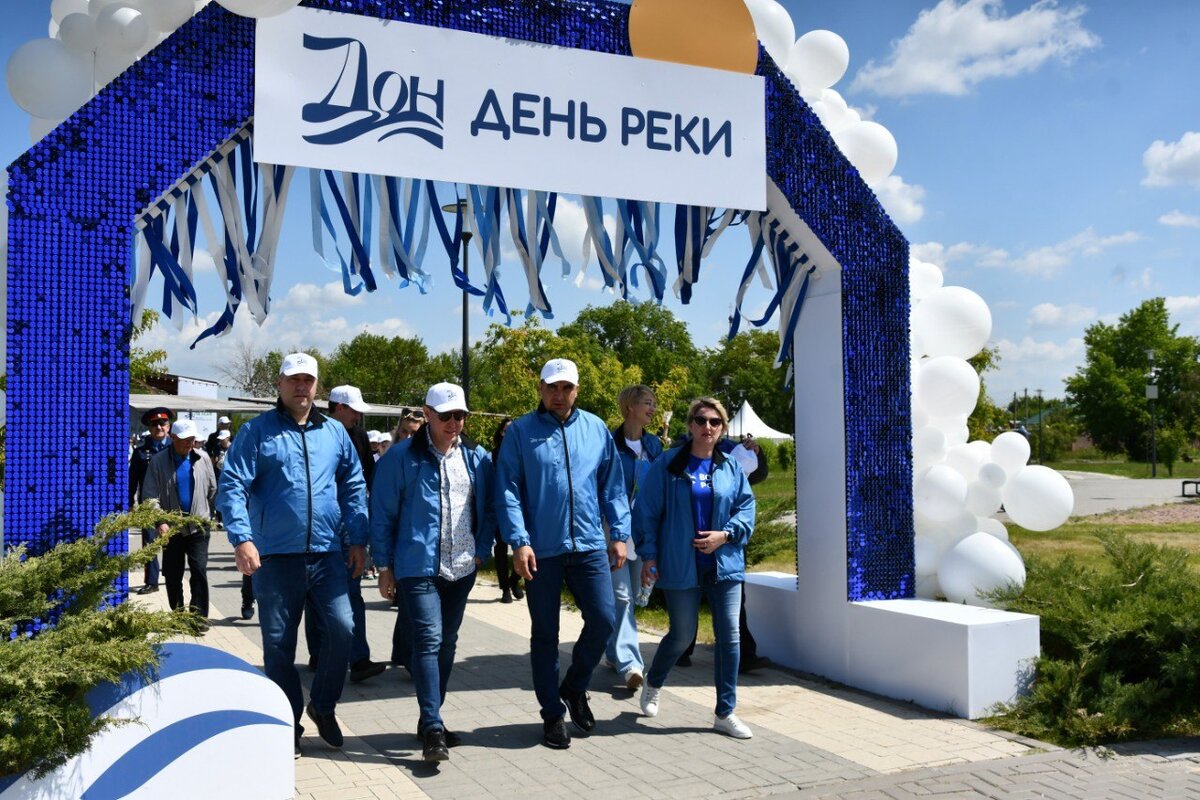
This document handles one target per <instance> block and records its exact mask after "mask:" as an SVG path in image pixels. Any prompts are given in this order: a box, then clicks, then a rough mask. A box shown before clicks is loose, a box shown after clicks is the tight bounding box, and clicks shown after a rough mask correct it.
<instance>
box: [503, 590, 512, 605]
mask: <svg viewBox="0 0 1200 800" xmlns="http://www.w3.org/2000/svg"><path fill="white" fill-rule="evenodd" d="M512 598H513V596H512V592H510V591H509V590H508V589H505V590H504V594H502V595H500V602H501V603H511V602H512Z"/></svg>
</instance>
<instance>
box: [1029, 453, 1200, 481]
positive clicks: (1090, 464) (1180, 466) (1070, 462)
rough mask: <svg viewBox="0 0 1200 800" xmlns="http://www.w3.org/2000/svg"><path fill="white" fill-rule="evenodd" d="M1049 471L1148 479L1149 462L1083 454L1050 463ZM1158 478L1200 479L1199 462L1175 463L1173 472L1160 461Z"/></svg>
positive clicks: (1048, 465) (1122, 457)
mask: <svg viewBox="0 0 1200 800" xmlns="http://www.w3.org/2000/svg"><path fill="white" fill-rule="evenodd" d="M1046 466H1047V467H1050V468H1051V469H1065V470H1071V471H1073V472H1102V473H1104V474H1105V475H1120V476H1121V477H1124V478H1149V477H1150V462H1148V461H1128V460H1126V459H1125V457H1124V456H1120V457H1113V458H1105V457H1104V456H1102V455H1099V454H1091V453H1088V454H1085V455H1081V456H1075V457H1072V458H1069V459H1064V460H1062V461H1051V462H1048V463H1047V464H1046ZM1157 477H1159V478H1200V462H1198V461H1191V462H1188V461H1177V462H1176V463H1175V467H1174V470H1168V469H1167V467H1166V465H1165V464H1163V463H1162V462H1161V461H1160V462H1159V464H1158V476H1157Z"/></svg>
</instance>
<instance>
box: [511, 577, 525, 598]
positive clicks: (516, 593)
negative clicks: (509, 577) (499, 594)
mask: <svg viewBox="0 0 1200 800" xmlns="http://www.w3.org/2000/svg"><path fill="white" fill-rule="evenodd" d="M512 596H513V597H515V598H516V599H518V600H520V599H522V598H523V597H525V589H524V587H522V586H521V581H520V580H515V581H513V585H512Z"/></svg>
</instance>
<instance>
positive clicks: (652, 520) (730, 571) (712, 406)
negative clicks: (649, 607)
mask: <svg viewBox="0 0 1200 800" xmlns="http://www.w3.org/2000/svg"><path fill="white" fill-rule="evenodd" d="M687 419H688V433H689V439H688V441H686V442H684V444H682V445H681V446H679V447H676V448H674V449H672V450H668V451H667V452H666V453H664V454H663V455H662V457H661V458H659V459H658V460H657V461H655V462H654V464H653V465H652V466H651V468H650V470H649V472H648V473H647V475H646V480H645V483H644V484H643V486H642V488H641V490H640V491H639V493H638V501H637V508H636V509H635V510H634V513H633V520H634V522H633V532H634V539H635V541H636V546H637V551H638V554H639V555H640V556H641V559H642V582H643V583H649V582H650V581H652V580H654V577H657V579H658V584H657V585H658V586H659V587H660V588H661V589H662V590H663V594H664V596H665V597H666V601H667V616H668V618H669V624H670V629H669V631H668V632H667V636H666V638H664V639H663V640H662V644H660V645H659V647H658V652H657V653H655V654H654V661H653V663H651V665H650V672H649V674H647V675H646V685H645V686H644V687H643V688H642V697H641V707H642V713H643V714H645V715H646V716H648V717H653V716H655V715H657V714H658V708H659V698H660V691H661V689H662V687H663V685H664V684H665V683H666V681H667V676H668V675H669V674H670V672H671V667H673V666H674V665H675V660H676V659H677V658H679V655H680V653H682V652H683V651H684V649H685V648H687V646H688V642H690V641H691V640H692V637H693V636H695V633H696V624H697V622H698V619H699V610H700V597H701V595H703V596H704V597H705V598H707V600H708V605H709V608H710V609H712V619H713V633H714V635H715V636H716V640H717V643H716V654H715V655H716V669H715V682H716V690H717V705H716V717H715V718H714V720H713V729H714V730H716V731H717V732H719V733H723V734H726V735H727V736H732V737H734V738H737V739H749V738H750V737H751V736H752V735H753V734H752V733H751V731H750V728H749V727H747V726H746V724H745V723H743V722H742V721H741V720H739V719H738V718H737V716H736V715H735V714H734V713H733V712H734V708H735V707H736V705H737V676H738V658H739V652H738V650H739V646H738V638H739V637H738V611H739V610H740V608H741V602H742V582H743V581H744V580H745V568H746V542H747V541H748V540H749V539H750V535H751V533H752V532H753V531H754V495H753V494H752V493H751V492H750V483H749V481H748V480H747V479H746V473H745V472H743V471H742V468H741V467H740V466H738V464H737V462H736V461H734V460H733V459H731V458H727V457H726V456H725V455H724V453H722V452H721V451H720V450H719V449H718V448H717V443H718V442H719V441H720V440H721V437H722V436H723V435H724V433H725V429H726V427H727V426H728V425H729V415H728V414H727V413H726V411H725V407H724V406H723V405H721V402H720V401H719V400H717V399H715V398H712V397H701V398H700V399H698V400H694V401H692V404H691V406H690V407H689V408H688V416H687Z"/></svg>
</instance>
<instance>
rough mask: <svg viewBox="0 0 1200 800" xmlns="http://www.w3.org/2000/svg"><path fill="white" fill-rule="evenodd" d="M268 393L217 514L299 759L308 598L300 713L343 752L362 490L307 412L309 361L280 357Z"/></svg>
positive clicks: (362, 535) (334, 430) (337, 446)
mask: <svg viewBox="0 0 1200 800" xmlns="http://www.w3.org/2000/svg"><path fill="white" fill-rule="evenodd" d="M276 387H277V388H278V389H279V401H278V403H277V404H276V407H275V408H274V409H273V410H271V411H266V412H264V413H262V414H260V415H258V416H257V417H255V418H254V419H252V420H250V421H249V422H247V423H246V424H245V425H243V426H242V428H241V430H239V431H238V435H237V438H236V439H234V442H233V446H232V447H230V448H229V454H228V455H227V456H226V458H225V469H224V471H223V472H222V473H221V482H220V487H219V488H220V491H219V492H218V496H217V497H218V499H217V506H218V508H219V509H220V511H221V514H222V516H223V517H224V519H225V530H226V533H227V534H228V536H229V543H230V544H232V545H233V548H234V555H235V556H236V558H237V567H238V570H239V571H240V572H241V573H242V574H243V575H252V576H254V595H255V598H256V599H257V600H258V607H259V619H260V625H261V629H262V641H263V667H264V671H265V672H266V674H267V677H269V678H270V679H271V680H273V681H275V683H277V684H278V685H279V687H280V688H281V689H283V692H284V694H286V695H287V698H288V700H289V702H290V703H291V705H292V712H293V715H294V718H295V721H296V756H297V758H298V757H299V756H300V735H301V734H302V733H303V732H304V727H303V726H302V725H301V724H300V712H301V709H302V708H304V693H303V691H302V689H301V687H300V675H299V673H297V671H296V664H295V661H296V637H297V633H298V631H299V627H300V617H301V615H302V613H303V611H304V603H305V600H306V599H307V598H311V599H312V601H313V606H314V607H315V609H316V611H317V613H318V614H319V615H320V617H321V629H322V637H321V653H320V656H319V658H318V662H317V671H316V675H315V676H314V677H313V682H312V689H311V692H310V696H309V703H308V707H307V710H306V713H307V714H308V717H309V719H311V720H312V721H313V722H315V723H316V725H317V732H318V733H319V734H320V735H321V738H322V739H324V740H325V741H326V742H327V743H328V744H329V745H331V746H333V747H339V748H340V747H341V746H342V742H343V737H342V731H341V728H339V727H338V723H337V717H336V716H335V715H334V708H335V707H336V705H337V702H338V700H339V699H340V698H341V695H342V689H343V687H344V685H345V682H346V667H347V665H348V662H349V650H350V637H351V634H352V632H353V627H354V621H353V616H352V612H351V609H350V596H349V581H348V580H347V576H346V571H347V567H349V568H350V572H351V574H353V575H360V574H362V568H363V563H364V562H365V560H366V541H367V533H368V531H367V512H366V486H365V483H364V481H363V472H362V467H361V466H360V465H359V462H358V455H357V454H356V453H355V452H354V445H353V444H352V443H351V442H350V436H349V435H348V434H347V433H346V429H345V428H344V427H343V426H342V425H340V424H339V423H337V422H334V421H333V420H331V419H329V418H328V417H326V416H325V415H324V414H322V413H320V412H319V411H317V410H316V409H315V408H313V400H314V399H315V398H316V395H317V362H316V360H315V359H314V358H313V357H312V356H310V355H308V354H306V353H292V354H290V355H288V356H287V357H285V358H284V359H283V363H282V365H281V366H280V369H279V379H278V381H277V382H276ZM343 526H345V529H346V532H347V538H348V540H349V544H350V548H349V555H348V557H347V554H345V553H343V551H342V541H341V535H340V532H341V529H342V527H343Z"/></svg>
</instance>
